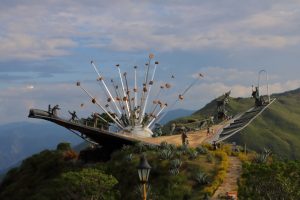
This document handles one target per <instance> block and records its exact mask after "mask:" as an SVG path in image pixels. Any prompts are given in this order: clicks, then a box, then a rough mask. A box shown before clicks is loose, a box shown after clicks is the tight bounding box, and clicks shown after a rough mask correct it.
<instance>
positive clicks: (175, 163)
mask: <svg viewBox="0 0 300 200" xmlns="http://www.w3.org/2000/svg"><path fill="white" fill-rule="evenodd" d="M181 165H182V161H181V160H180V159H174V160H171V161H170V168H171V169H175V168H176V169H179V168H180V167H181Z"/></svg>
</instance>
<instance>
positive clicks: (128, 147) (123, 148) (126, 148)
mask: <svg viewBox="0 0 300 200" xmlns="http://www.w3.org/2000/svg"><path fill="white" fill-rule="evenodd" d="M129 149H130V146H129V145H123V146H122V149H121V151H128V150H129Z"/></svg>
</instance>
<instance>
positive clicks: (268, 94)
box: [257, 69, 271, 103]
mask: <svg viewBox="0 0 300 200" xmlns="http://www.w3.org/2000/svg"><path fill="white" fill-rule="evenodd" d="M263 72H265V74H266V81H267V96H268V101H269V103H270V101H271V100H270V93H269V77H268V73H267V71H266V70H264V69H263V70H260V71H259V73H258V84H257V86H258V89H260V88H259V85H260V75H261V73H263Z"/></svg>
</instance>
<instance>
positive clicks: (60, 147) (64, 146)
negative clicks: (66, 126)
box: [56, 142, 72, 151]
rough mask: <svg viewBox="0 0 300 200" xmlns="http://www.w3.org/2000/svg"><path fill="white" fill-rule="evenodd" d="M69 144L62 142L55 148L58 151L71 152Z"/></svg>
mask: <svg viewBox="0 0 300 200" xmlns="http://www.w3.org/2000/svg"><path fill="white" fill-rule="evenodd" d="M71 149H72V148H71V144H70V143H68V142H62V143H59V144H58V145H57V147H56V150H58V151H68V150H71Z"/></svg>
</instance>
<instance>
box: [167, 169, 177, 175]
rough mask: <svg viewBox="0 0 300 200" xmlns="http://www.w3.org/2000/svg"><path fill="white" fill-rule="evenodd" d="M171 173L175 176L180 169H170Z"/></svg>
mask: <svg viewBox="0 0 300 200" xmlns="http://www.w3.org/2000/svg"><path fill="white" fill-rule="evenodd" d="M169 173H170V174H171V175H173V176H176V175H177V174H179V169H169Z"/></svg>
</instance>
